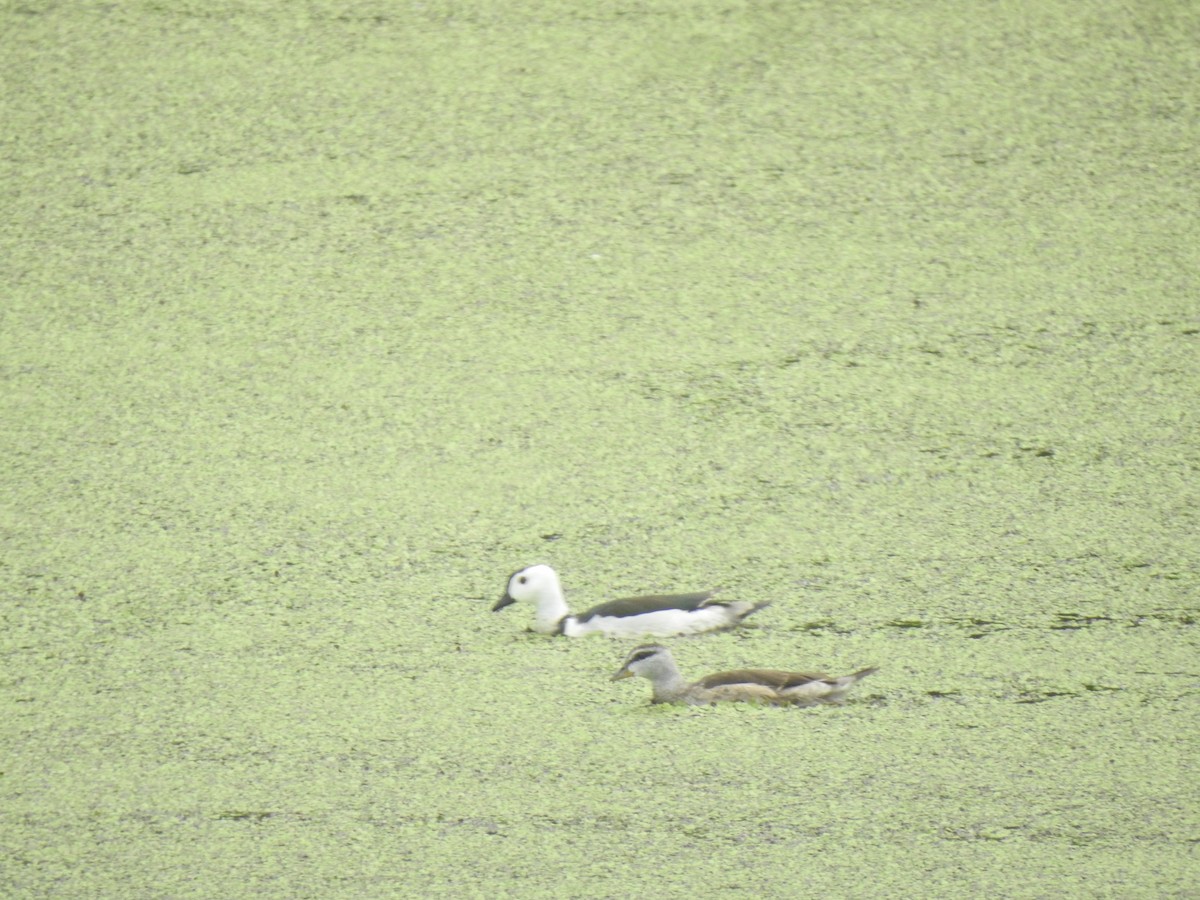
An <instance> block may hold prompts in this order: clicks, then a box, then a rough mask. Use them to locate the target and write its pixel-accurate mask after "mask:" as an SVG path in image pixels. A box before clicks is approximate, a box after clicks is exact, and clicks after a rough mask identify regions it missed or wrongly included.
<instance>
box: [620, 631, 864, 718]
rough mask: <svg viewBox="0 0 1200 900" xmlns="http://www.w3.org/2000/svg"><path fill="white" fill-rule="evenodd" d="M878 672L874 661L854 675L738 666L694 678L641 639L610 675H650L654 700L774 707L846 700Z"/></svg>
mask: <svg viewBox="0 0 1200 900" xmlns="http://www.w3.org/2000/svg"><path fill="white" fill-rule="evenodd" d="M875 671H878V670H877V668H876V667H875V666H871V667H869V668H866V669H859V670H858V671H857V672H855V673H854V674H853V675H843V676H842V677H840V678H830V677H829V676H827V675H821V674H819V673H808V672H784V671H781V670H779V669H738V670H736V671H733V672H717V673H715V674H713V675H706V676H705V677H703V678H701V679H700V680H699V681H691V682H689V681H685V680H684V678H683V675H681V674H680V672H679V668H678V666H676V665H675V658H674V657H673V656H672V655H671V651H670V650H668V649H667V648H666V647H664V646H662V645H661V644H642V645H641V646H640V647H634V648H633V650H631V651H629V655H628V656H627V657H626V658H625V662H624V664H623V665H622V666H621V668H619V669H618V670H617V671H616V672H615V673H614V674H613V676H612V678H611V680H612V681H619V680H621V679H622V678H631V677H633V676H634V675H640V676H642V677H643V678H647V679H649V681H650V684H651V686H652V688H653V692H654V693H653V696H652V697H651V699H650V702H651V703H685V704H688V705H690V706H703V705H705V704H712V703H720V702H737V701H742V702H749V703H764V704H768V705H771V706H815V705H817V704H819V703H841V702H842V701H843V700H844V699H845V696H846V692H847V691H849V690H850V688H852V687H854V685H855V684H857V683H858V681H860V680H861V679H863V678H866V677H867V676H868V675H870V674H871V673H872V672H875Z"/></svg>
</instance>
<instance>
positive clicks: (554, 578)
mask: <svg viewBox="0 0 1200 900" xmlns="http://www.w3.org/2000/svg"><path fill="white" fill-rule="evenodd" d="M561 593H562V588H561V587H560V586H559V583H558V573H556V572H555V571H554V570H553V569H552V568H550V567H549V566H528V567H527V568H524V569H521V570H520V571H517V572H513V574H512V575H511V576H509V579H508V590H507V591H505V593H504V596H503V597H501V598H500V599H499V600H498V601H497V602H496V605H495V606H493V607H492V609H493V611H494V610H497V609H503V608H504V607H506V606H508V605H509V604H510V603H516V602H517V601H518V600H524V601H526V602H527V603H537V602H538V600H540V599H541V598H542V597H543V596H545V595H546V594H551V595H554V594H561Z"/></svg>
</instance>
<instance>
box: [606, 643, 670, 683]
mask: <svg viewBox="0 0 1200 900" xmlns="http://www.w3.org/2000/svg"><path fill="white" fill-rule="evenodd" d="M634 675H640V676H641V677H642V678H649V679H650V680H651V681H652V682H654V683H656V684H657V683H661V682H667V681H671V680H673V679H676V678H678V677H679V669H678V668H677V667H676V666H675V658H674V657H673V656H671V651H670V650H668V649H667V648H666V647H664V646H663V645H662V644H642V645H641V646H640V647H634V648H633V649H632V650H630V651H629V655H628V656H627V657H625V664H624V665H622V666H621V668H619V669H618V670H617V671H616V674H614V675H613V677H612V680H613V681H619V680H620V679H622V678H631V677H632V676H634Z"/></svg>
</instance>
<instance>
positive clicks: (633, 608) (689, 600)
mask: <svg viewBox="0 0 1200 900" xmlns="http://www.w3.org/2000/svg"><path fill="white" fill-rule="evenodd" d="M712 595H713V592H712V591H704V592H702V593H698V594H653V595H650V596H646V597H622V598H621V599H620V600H610V601H608V602H607V603H601V604H600V605H599V606H593V607H592V608H591V609H589V610H588V611H587V612H584V613H580V615H579V616H578V617H577V618H578V620H579V621H580V622H586V621H587V620H588V619H590V618H592V617H593V616H617V617H624V616H640V615H641V614H642V613H648V612H654V611H655V610H659V609H681V610H684V611H685V612H686V611H689V610H693V609H699V608H700V607H702V606H704V604H705V601H706V600H708V599H709V598H710V597H712Z"/></svg>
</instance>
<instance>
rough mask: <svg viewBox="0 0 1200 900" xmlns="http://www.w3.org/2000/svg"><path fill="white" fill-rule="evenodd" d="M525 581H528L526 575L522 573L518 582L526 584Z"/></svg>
mask: <svg viewBox="0 0 1200 900" xmlns="http://www.w3.org/2000/svg"><path fill="white" fill-rule="evenodd" d="M525 581H526V579H525V576H524V575H522V576H521V577H520V578H518V579H517V584H524V583H525Z"/></svg>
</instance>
